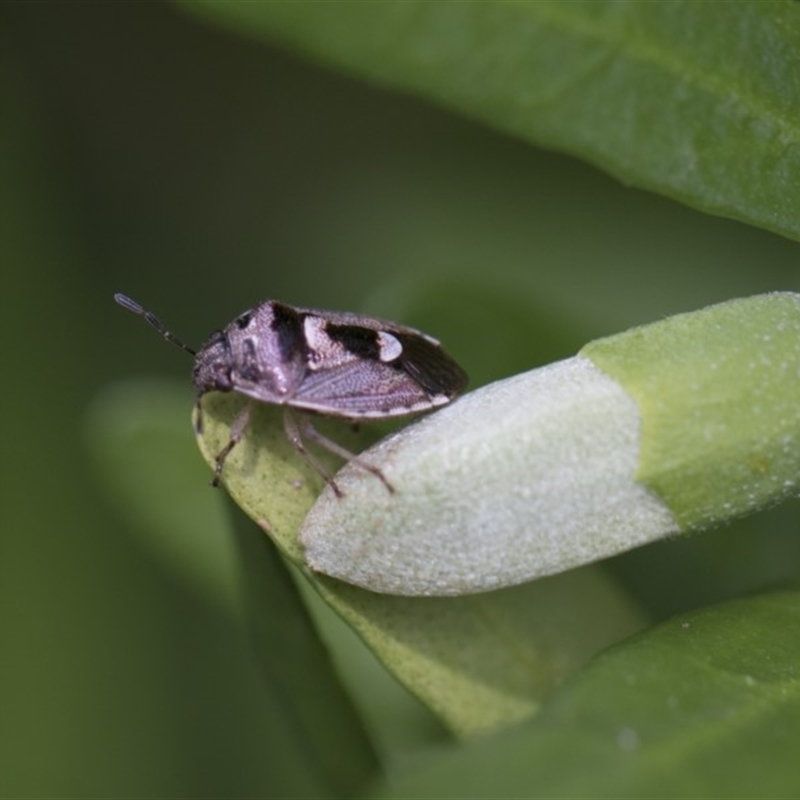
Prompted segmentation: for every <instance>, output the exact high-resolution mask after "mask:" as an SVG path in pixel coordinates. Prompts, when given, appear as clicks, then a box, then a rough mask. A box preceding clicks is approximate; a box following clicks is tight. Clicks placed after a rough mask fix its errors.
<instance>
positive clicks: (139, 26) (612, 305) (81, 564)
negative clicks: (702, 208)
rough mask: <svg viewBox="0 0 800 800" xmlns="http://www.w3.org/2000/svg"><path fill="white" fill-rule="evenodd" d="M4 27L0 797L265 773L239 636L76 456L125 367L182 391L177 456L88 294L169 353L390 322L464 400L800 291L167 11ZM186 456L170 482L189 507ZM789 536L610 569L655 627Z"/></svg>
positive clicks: (793, 255) (774, 266) (414, 110)
mask: <svg viewBox="0 0 800 800" xmlns="http://www.w3.org/2000/svg"><path fill="white" fill-rule="evenodd" d="M0 37H2V41H0V64H2V70H1V72H0V93H1V94H0V120H1V121H2V128H1V130H2V139H1V140H0V160H1V162H2V173H1V174H0V194H1V195H2V215H0V225H2V233H1V234H0V248H1V251H0V252H2V256H0V260H1V261H2V274H3V291H2V315H0V320H2V325H3V333H4V336H3V340H4V342H5V346H4V356H3V367H4V369H3V375H4V391H3V392H2V403H3V406H2V408H3V419H4V421H5V422H4V425H3V434H2V436H3V448H2V455H3V457H2V477H1V478H0V493H1V498H2V499H1V502H0V510H1V512H2V518H1V526H0V548H2V549H1V550H0V692H1V693H2V694H1V695H0V796H3V797H10V796H30V797H33V796H68V795H69V796H105V797H110V796H120V797H121V796H161V797H164V796H195V797H199V796H220V795H225V796H257V795H264V794H267V793H269V792H268V790H267V788H265V787H273V788H274V784H271V783H270V781H271V774H272V772H273V767H274V764H275V763H276V762H277V761H279V760H280V759H282V758H283V757H284V756H283V754H282V750H281V743H280V742H279V741H273V740H272V739H270V737H269V734H268V733H267V731H266V728H265V727H264V719H265V718H266V717H267V716H268V715H269V714H270V711H271V709H270V706H269V701H268V699H267V698H266V697H261V695H260V694H259V686H260V684H259V676H258V674H257V671H256V668H255V666H254V665H253V663H252V660H251V655H250V651H249V649H248V644H247V641H246V639H245V637H244V636H242V634H241V632H240V631H239V630H238V629H236V628H235V626H232V625H231V624H230V619H229V618H228V617H227V616H226V614H225V613H223V612H222V611H221V605H220V603H219V602H218V599H217V598H214V597H211V596H209V594H208V593H207V592H204V591H203V590H202V589H201V588H200V587H199V586H198V585H196V584H194V583H192V582H191V581H189V580H183V579H181V578H180V577H179V576H177V577H176V575H175V574H173V572H171V571H170V569H168V568H167V567H166V566H165V562H164V561H162V560H160V559H159V558H158V557H157V556H156V555H155V554H154V551H153V550H152V549H151V548H150V546H149V545H148V543H147V542H146V541H145V540H143V539H142V537H141V536H139V535H138V534H137V533H136V530H135V528H136V525H135V524H134V522H133V521H132V520H131V519H130V518H129V517H128V516H127V515H126V514H124V513H120V508H121V505H120V504H119V503H118V502H116V500H115V496H114V492H113V490H110V488H109V487H110V486H111V485H113V478H112V477H110V476H109V475H105V474H102V473H103V469H102V468H101V467H100V466H99V464H98V461H97V459H94V458H92V457H91V455H90V454H91V449H90V447H89V442H90V441H91V436H92V435H93V434H92V433H91V428H90V426H91V424H92V423H91V422H90V420H92V419H94V418H95V417H93V416H92V415H93V413H95V414H96V412H92V409H93V408H96V402H97V397H98V396H99V395H101V394H102V393H104V392H107V391H109V390H108V387H109V386H112V385H114V384H116V383H117V382H119V381H124V380H127V379H131V378H139V377H147V376H162V377H167V376H171V377H176V378H181V379H185V409H186V412H185V413H186V430H185V442H184V443H183V444H179V445H178V446H182V447H185V448H187V449H189V450H191V449H192V448H193V447H194V445H193V443H192V434H191V428H190V426H189V413H190V410H191V404H192V392H191V387H190V385H189V374H190V368H191V364H190V363H189V361H188V359H186V357H185V356H182V355H180V354H179V352H178V351H177V350H176V349H174V348H171V347H169V346H167V345H165V344H163V343H162V342H159V341H158V339H157V337H155V336H154V334H153V332H152V331H146V330H145V326H144V325H142V324H141V322H140V321H137V320H135V319H134V318H133V317H131V316H130V315H127V314H125V313H124V312H122V311H121V310H120V309H119V308H118V307H117V306H115V305H114V303H113V302H112V295H113V293H114V292H115V291H124V292H126V293H129V294H130V295H131V296H133V297H134V298H136V299H137V300H139V301H140V302H141V303H143V304H144V305H145V306H147V307H149V308H151V309H152V310H153V311H155V312H156V313H157V314H158V315H159V316H161V318H162V319H163V320H164V321H165V322H166V323H167V324H168V325H169V327H170V328H171V329H172V330H174V331H175V332H176V333H177V334H178V335H179V336H180V337H182V338H184V339H185V340H186V341H187V342H188V343H189V344H194V345H196V344H199V343H200V342H201V341H202V340H203V339H204V337H205V336H206V335H207V334H208V333H209V332H210V331H211V330H212V329H214V328H216V327H220V326H222V325H224V324H226V323H227V322H228V321H229V320H230V319H231V318H232V317H233V316H234V315H235V314H237V313H238V312H240V311H242V310H244V309H246V308H248V307H250V306H252V305H253V304H254V303H256V302H257V301H259V300H262V299H265V298H268V297H276V298H280V299H283V300H286V301H288V302H290V303H294V304H298V305H308V306H317V307H323V308H324V307H330V308H341V309H347V310H354V311H364V312H367V313H372V314H375V315H377V316H386V317H389V318H394V319H397V320H398V321H403V322H406V323H409V324H414V325H419V326H422V327H424V328H425V329H426V330H428V331H430V332H431V333H433V334H435V335H437V336H439V337H440V338H442V339H443V340H444V341H445V343H446V344H447V346H448V349H449V350H450V351H451V352H452V353H453V354H454V355H455V356H456V357H457V358H458V359H459V360H460V361H461V362H462V363H463V364H464V366H465V367H466V368H467V370H468V371H469V372H470V374H471V376H472V378H473V386H474V385H477V384H479V383H483V382H485V381H488V380H492V379H495V378H499V377H503V376H505V375H508V374H512V373H514V372H516V371H520V370H523V369H527V368H531V367H534V366H536V365H538V364H541V363H544V362H547V361H549V360H553V359H555V358H560V357H565V356H568V355H571V354H573V353H574V352H575V351H576V350H577V349H578V348H579V347H580V346H581V345H582V344H584V343H585V342H586V341H588V340H589V339H591V338H594V337H596V336H599V335H603V334H607V333H613V332H616V331H618V330H621V329H624V328H625V327H628V326H630V325H634V324H638V323H643V322H648V321H651V320H654V319H658V318H661V317H663V316H665V315H668V314H671V313H675V312H680V311H688V310H693V309H696V308H700V307H702V306H704V305H706V304H709V303H713V302H717V301H721V300H725V299H728V298H731V297H738V296H745V295H749V294H754V293H758V292H765V291H771V290H777V289H792V290H795V291H797V290H798V289H799V288H800V266H799V265H800V245H798V243H796V242H791V241H788V240H785V239H781V238H779V237H777V236H773V235H771V234H768V233H765V232H763V231H759V230H755V229H752V228H748V227H746V226H744V225H741V224H739V223H735V222H731V221H728V220H724V219H717V218H712V217H709V216H706V215H703V214H700V213H697V212H694V211H692V210H689V209H686V208H683V207H681V206H679V205H677V204H675V203H673V202H670V201H668V200H665V199H662V198H659V197H656V196H653V195H649V194H646V193H643V192H640V191H634V190H630V189H626V188H625V187H623V186H621V185H619V184H618V183H616V182H615V181H613V180H611V179H610V178H607V177H606V176H604V175H603V174H601V173H600V172H598V171H596V170H595V169H593V168H592V167H590V166H587V165H585V164H582V163H579V162H577V161H575V160H572V159H570V158H567V157H564V156H561V155H557V154H552V153H547V152H543V151H540V150H536V149H534V148H532V147H530V146H528V145H526V144H524V143H522V142H519V141H515V140H513V139H510V138H507V137H504V136H502V135H499V134H497V133H494V132H493V131H491V130H489V129H487V128H485V127H482V126H480V125H477V124H474V123H472V122H470V121H467V120H464V119H462V118H459V117H456V116H453V115H450V114H448V113H446V112H444V111H441V110H438V109H436V108H433V107H431V106H429V105H426V104H424V103H421V102H418V101H416V100H415V99H414V98H411V97H406V96H401V95H397V94H394V93H392V92H389V91H385V90H381V89H378V88H374V87H370V86H366V85H362V84H360V83H357V82H355V81H352V80H350V79H348V78H346V77H342V76H340V75H338V74H335V73H333V72H329V71H326V70H324V69H322V68H320V67H317V66H314V65H310V64H308V63H305V62H303V61H301V60H299V59H296V58H295V57H293V56H292V55H291V54H288V53H286V52H282V51H280V50H278V49H271V48H269V47H267V46H264V45H263V44H260V43H258V42H255V41H251V40H248V39H245V38H239V37H237V36H236V35H234V34H232V33H229V32H226V31H224V30H217V29H215V28H213V27H211V26H210V25H208V24H204V23H202V22H200V21H198V20H196V19H194V18H192V17H191V16H187V15H185V14H183V13H181V11H180V10H178V9H176V8H173V7H171V6H168V5H165V4H160V3H118V4H117V3H115V4H102V3H49V2H37V3H9V2H6V3H3V4H2V5H1V6H0ZM128 385H130V386H133V384H128ZM115 391H117V392H123V393H124V392H125V391H126V390H125V389H124V388H122V389H120V388H117V389H116V390H115ZM131 391H133V390H131ZM105 396H106V397H107V396H108V395H107V394H106V395H105ZM122 456H123V457H124V454H122ZM196 461H197V470H196V473H193V474H191V475H186V476H185V480H186V482H187V484H191V485H192V486H196V487H197V491H200V492H206V493H211V490H210V489H207V487H206V478H207V474H206V472H205V470H204V467H203V465H202V464H201V463H200V458H199V456H197V458H196ZM209 496H210V495H209ZM208 502H209V503H217V504H218V502H219V498H218V497H214V498H213V500H211V499H209V500H208ZM799 518H800V514H799V513H798V504H797V503H794V504H786V505H785V506H784V507H781V508H778V509H775V510H774V511H772V512H770V513H768V514H762V515H759V517H757V518H756V520H755V522H754V521H752V520H748V521H744V522H743V523H741V524H740V525H737V526H732V527H730V528H728V529H725V530H724V531H720V532H717V533H714V534H711V535H707V536H703V537H695V538H693V539H689V540H682V541H678V542H668V543H661V544H658V545H654V546H652V547H649V548H644V549H643V550H641V551H637V552H636V553H632V554H629V555H626V556H623V557H621V558H619V559H616V560H615V561H614V563H613V564H611V565H610V566H609V569H612V570H614V572H615V573H616V574H617V575H618V576H619V578H620V579H621V580H623V581H624V582H625V584H626V585H627V586H628V587H629V588H630V589H631V590H633V591H634V592H636V593H637V594H638V596H639V597H640V599H641V602H642V604H643V606H645V607H646V608H647V610H648V611H649V612H650V613H651V614H652V615H653V616H654V617H660V616H663V615H664V614H667V613H670V612H672V611H675V610H677V609H680V608H684V607H690V606H692V605H694V604H697V603H703V602H711V601H713V600H716V599H719V598H722V597H726V596H729V595H731V594H734V593H736V592H740V591H744V590H748V589H755V588H758V587H760V586H763V585H769V584H770V583H773V582H780V581H782V580H786V579H789V578H791V577H792V576H795V577H796V574H797V564H798V562H800V552H798V545H797V544H796V543H795V542H796V540H797V537H796V535H795V533H796V530H797V527H798V519H799ZM165 535H166V536H168V535H169V534H168V533H167V534H165Z"/></svg>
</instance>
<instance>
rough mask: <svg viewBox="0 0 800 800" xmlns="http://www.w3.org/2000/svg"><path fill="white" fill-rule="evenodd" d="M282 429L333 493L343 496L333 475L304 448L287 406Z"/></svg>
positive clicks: (295, 423)
mask: <svg viewBox="0 0 800 800" xmlns="http://www.w3.org/2000/svg"><path fill="white" fill-rule="evenodd" d="M283 429H284V430H285V431H286V438H287V439H288V440H289V441H290V442H291V443H292V446H293V447H294V449H295V450H297V452H298V453H300V455H301V456H303V458H304V459H305V460H306V461H307V462H308V463H309V464H310V465H311V466H312V467H314V469H315V470H316V471H317V472H319V474H320V475H322V477H323V478H325V481H326V482H327V483H328V484H329V485H330V487H331V489H333V493H334V494H335V495H336V496H337V497H343V496H344V492H342V490H341V489H340V488H339V486H338V484H337V483H336V481H335V480H334V479H333V475H331V473H330V472H328V470H327V469H325V467H323V466H322V464H320V463H319V461H318V460H317V459H316V458H315V457H314V456H313V455H312V454H311V453H309V452H308V449H307V448H306V446H305V444H304V442H303V437H302V434H301V433H300V429H299V428H298V427H297V422H296V420H295V418H294V416H293V415H292V412H291V411H289V409H288V408H286V409H284V412H283Z"/></svg>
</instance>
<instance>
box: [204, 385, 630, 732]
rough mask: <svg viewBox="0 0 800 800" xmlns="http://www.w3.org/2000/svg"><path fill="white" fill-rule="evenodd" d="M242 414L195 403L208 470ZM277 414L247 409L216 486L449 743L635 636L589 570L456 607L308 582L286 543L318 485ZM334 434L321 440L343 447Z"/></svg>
mask: <svg viewBox="0 0 800 800" xmlns="http://www.w3.org/2000/svg"><path fill="white" fill-rule="evenodd" d="M244 402H246V400H245V398H243V397H241V396H236V395H223V394H208V395H206V396H205V397H204V398H203V421H204V423H203V424H204V432H203V436H202V438H201V439H200V440H199V445H200V449H201V451H202V452H203V455H204V457H205V459H206V461H207V462H208V464H209V466H213V464H214V458H215V456H216V455H217V453H219V452H220V450H221V449H222V448H223V447H224V446H225V444H226V443H227V441H228V436H229V430H230V424H231V422H232V421H233V419H234V418H235V416H236V414H237V413H238V412H239V411H240V409H241V407H242V403H244ZM282 413H283V412H282V410H281V409H278V408H275V407H269V406H266V405H263V404H256V406H255V407H254V409H253V415H252V418H251V423H250V425H249V426H248V429H247V432H246V435H245V436H244V438H243V439H242V441H241V442H240V443H239V444H238V445H237V446H236V447H235V448H234V449H233V451H232V452H231V454H230V456H229V458H228V460H227V461H226V462H225V468H224V470H223V473H222V479H223V483H224V485H225V486H226V488H227V489H228V491H229V492H230V494H231V495H232V497H233V498H234V500H235V501H236V502H237V504H239V505H240V506H241V507H242V508H243V509H244V510H245V511H246V512H247V514H248V515H249V516H251V517H252V518H253V519H254V520H256V521H257V522H259V524H261V526H262V527H263V528H264V529H265V530H266V531H267V532H268V533H269V535H270V536H271V537H272V539H273V541H275V542H276V544H277V545H278V547H279V548H280V549H281V550H282V551H283V553H284V554H285V555H286V556H287V557H288V558H289V559H290V560H291V561H292V562H293V563H295V564H296V565H297V566H298V567H299V568H300V569H302V570H303V571H304V572H305V574H306V575H307V577H308V578H309V580H310V581H312V582H313V584H314V586H315V587H316V588H317V590H318V591H319V592H320V594H321V595H322V596H323V597H324V598H325V600H326V601H327V602H328V603H329V604H330V605H331V606H332V608H333V609H334V610H335V611H337V612H338V613H339V614H340V615H341V616H342V617H343V618H344V620H345V621H346V622H348V623H349V624H350V625H351V626H352V627H353V629H354V630H355V631H356V632H357V633H358V634H359V635H360V636H361V637H362V638H363V640H364V641H365V642H366V644H367V645H368V646H369V647H370V648H371V649H372V650H373V652H374V653H375V654H376V655H377V656H378V658H379V659H381V661H382V662H383V663H384V664H385V665H386V667H387V669H389V670H390V671H391V672H392V673H393V674H394V675H395V676H396V677H397V678H398V679H399V680H400V681H401V682H402V683H403V684H405V685H406V686H407V687H408V688H409V689H410V690H411V691H412V692H413V693H414V694H416V695H417V696H418V697H419V698H420V699H421V700H423V702H425V703H426V704H427V705H428V706H429V707H430V708H431V709H432V710H433V711H434V712H435V713H436V714H437V715H438V716H439V717H440V718H441V719H442V721H443V722H444V723H445V724H446V725H447V726H448V727H449V728H450V729H451V730H452V731H454V732H455V733H456V734H458V735H460V736H470V735H474V734H476V733H485V732H487V731H490V730H493V729H495V728H499V727H502V726H504V725H507V724H509V723H512V722H518V721H520V720H522V719H525V718H526V717H529V716H531V715H532V714H533V713H534V711H535V710H536V709H537V707H538V705H539V702H540V701H541V699H542V697H544V696H545V695H546V694H547V693H549V692H550V691H552V689H553V687H554V686H555V685H557V684H558V683H559V682H560V681H561V680H562V679H563V677H564V676H565V675H567V674H569V673H571V672H572V671H574V670H575V669H576V668H577V667H578V666H580V665H581V664H582V663H584V662H585V661H586V659H587V658H589V657H590V656H591V655H593V654H594V653H596V652H597V651H598V650H600V649H602V648H603V647H605V646H607V645H608V644H610V643H612V642H615V641H618V640H619V639H620V638H622V637H624V636H626V635H627V634H629V633H631V632H633V631H634V630H636V629H638V628H639V627H640V626H641V624H642V620H641V618H640V616H639V615H638V613H637V612H636V610H635V609H634V608H633V607H632V606H631V605H630V603H629V602H628V601H627V599H626V598H624V597H623V596H621V594H620V593H619V592H618V590H616V589H615V588H614V586H613V584H611V583H610V582H609V581H608V580H607V579H606V578H605V577H604V576H603V575H602V573H600V572H597V571H595V570H592V569H587V570H580V571H575V572H571V573H567V574H565V575H563V576H559V577H557V578H553V579H550V580H545V581H540V582H537V583H535V584H528V585H526V586H522V587H516V588H514V589H508V590H504V591H500V592H493V593H490V594H484V595H479V596H473V597H464V598H408V597H393V596H389V595H379V594H374V593H372V592H368V591H365V590H363V589H359V588H357V587H354V586H350V585H348V584H345V583H341V582H339V581H336V580H333V579H331V578H326V577H324V576H319V575H315V574H313V573H311V572H310V571H309V570H308V568H307V567H306V566H305V562H304V560H303V551H302V548H301V546H300V544H299V541H298V538H297V532H298V529H299V527H300V524H301V522H302V521H303V518H304V517H305V515H306V513H307V512H308V510H309V508H310V507H311V504H312V503H313V501H314V499H315V496H316V493H317V492H318V491H319V489H320V488H321V486H322V485H323V482H322V479H321V478H320V476H319V475H318V474H317V473H316V472H314V471H313V470H312V469H311V468H310V467H308V465H307V464H306V463H305V462H304V461H303V460H302V459H301V458H300V457H299V456H298V454H297V453H296V452H295V451H294V450H293V448H292V446H291V445H290V444H289V442H288V441H287V440H286V437H285V435H284V432H283V426H282V422H281V414H282ZM342 434H343V431H342V430H339V431H338V432H337V434H332V435H335V436H336V438H337V440H338V441H343V435H342ZM362 477H365V476H362ZM366 479H367V480H373V481H375V483H376V484H377V485H378V486H380V487H381V489H382V491H384V492H385V491H386V490H385V488H384V487H383V486H382V484H380V482H378V481H377V480H376V479H374V478H373V477H372V476H371V475H367V476H366Z"/></svg>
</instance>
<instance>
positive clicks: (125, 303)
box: [114, 292, 197, 356]
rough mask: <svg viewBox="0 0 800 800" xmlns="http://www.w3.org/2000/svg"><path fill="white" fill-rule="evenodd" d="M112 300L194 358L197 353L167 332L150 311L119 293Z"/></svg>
mask: <svg viewBox="0 0 800 800" xmlns="http://www.w3.org/2000/svg"><path fill="white" fill-rule="evenodd" d="M114 299H115V300H116V301H117V302H118V303H119V304H120V305H121V306H122V307H123V308H127V309H128V311H132V312H133V313H134V314H138V315H139V316H140V317H144V318H145V319H146V320H147V322H148V323H149V324H150V325H151V326H152V327H153V328H155V329H156V330H157V331H158V332H159V333H160V334H161V335H162V336H163V337H164V338H165V339H166V340H167V341H168V342H172V344H175V345H177V346H178V347H180V348H181V350H185V351H186V352H187V353H189V354H190V355H193V356H196V355H197V351H196V350H193V349H192V348H191V347H189V346H188V345H186V344H184V343H183V342H182V341H181V340H180V339H179V338H178V337H177V336H176V335H175V334H174V333H172V332H171V331H168V330H167V329H166V328H165V327H164V323H163V322H161V320H160V319H159V318H158V317H157V316H156V315H155V314H152V313H151V312H150V311H146V310H145V309H143V308H142V307H141V306H140V305H139V304H138V303H137V302H136V301H135V300H131V298H130V297H127V296H126V295H124V294H121V293H120V292H117V293H116V294H115V295H114Z"/></svg>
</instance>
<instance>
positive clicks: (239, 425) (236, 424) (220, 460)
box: [211, 402, 253, 486]
mask: <svg viewBox="0 0 800 800" xmlns="http://www.w3.org/2000/svg"><path fill="white" fill-rule="evenodd" d="M252 408H253V404H252V402H250V403H247V404H246V405H245V406H244V408H243V409H242V410H241V411H240V412H239V413H238V414H237V415H236V418H235V419H234V420H233V423H232V424H231V430H230V439H228V443H227V444H226V445H225V447H223V448H222V450H220V451H219V453H217V455H216V458H215V459H214V464H215V466H214V479H213V480H212V481H211V485H212V486H219V480H220V478H221V477H222V467H223V466H224V465H225V459H226V458H227V457H228V456H229V455H230V452H231V450H233V448H234V447H236V445H237V443H238V442H239V440H240V439H241V438H242V434H243V433H244V429H245V428H246V427H247V423H248V422H250V412H251V411H252Z"/></svg>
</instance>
